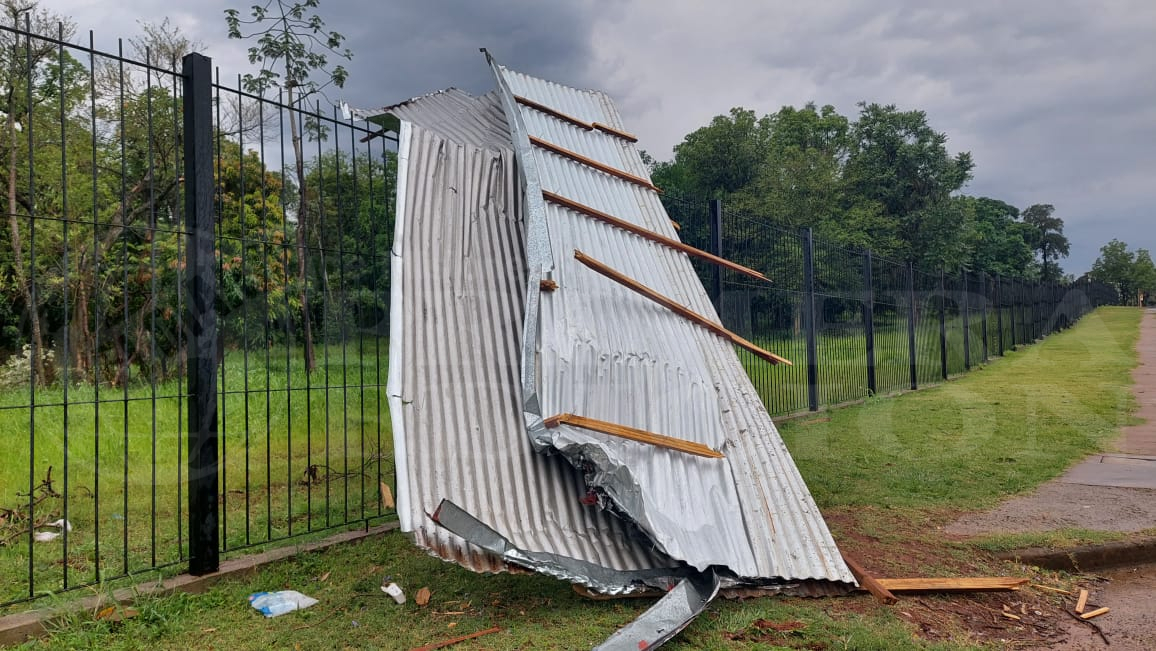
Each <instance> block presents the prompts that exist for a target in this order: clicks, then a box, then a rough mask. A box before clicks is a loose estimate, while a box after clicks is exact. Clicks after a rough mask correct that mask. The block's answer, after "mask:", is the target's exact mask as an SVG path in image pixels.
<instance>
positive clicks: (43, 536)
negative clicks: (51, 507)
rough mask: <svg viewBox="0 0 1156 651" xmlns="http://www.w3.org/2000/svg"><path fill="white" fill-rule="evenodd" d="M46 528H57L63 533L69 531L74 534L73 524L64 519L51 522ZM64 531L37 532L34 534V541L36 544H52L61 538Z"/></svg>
mask: <svg viewBox="0 0 1156 651" xmlns="http://www.w3.org/2000/svg"><path fill="white" fill-rule="evenodd" d="M44 526H45V527H56V528H57V529H60V530H62V531H68V532H70V533H71V532H72V523H71V522H69V521H68V520H65V519H64V518H61V519H59V520H55V521H53V522H49V523H48V524H46V525H44ZM62 531H37V532H34V533H33V534H32V539H33V540H35V541H36V542H52V541H53V540H56V539H57V538H59V537H60V536H61V534H62Z"/></svg>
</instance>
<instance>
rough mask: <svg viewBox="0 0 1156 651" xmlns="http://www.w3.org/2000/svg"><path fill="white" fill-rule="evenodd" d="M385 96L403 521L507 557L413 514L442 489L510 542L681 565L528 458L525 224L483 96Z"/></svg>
mask: <svg viewBox="0 0 1156 651" xmlns="http://www.w3.org/2000/svg"><path fill="white" fill-rule="evenodd" d="M399 107H400V108H397V109H391V110H396V111H398V115H399V116H404V119H403V120H402V121H401V122H400V132H401V133H400V136H401V137H400V138H399V158H400V164H399V179H398V211H397V215H398V222H397V232H396V235H395V240H394V249H393V252H392V255H393V267H392V273H393V277H392V288H391V291H392V298H391V301H392V304H391V327H392V328H393V331H392V332H391V336H390V340H391V341H390V369H389V372H390V386H389V395H390V411H391V417H392V420H393V431H394V447H395V456H396V459H397V474H398V484H399V485H398V511H399V516H400V519H401V521H402V528H403V529H404V530H406V531H412V532H413V533H414V538H415V541H416V543H417V544H418V545H420V546H422V547H425V548H427V549H429V550H430V551H431V552H432V553H434V554H435V555H437V556H439V557H441V558H443V559H446V560H449V561H453V562H456V563H459V564H461V565H463V566H465V567H468V568H470V569H472V570H475V571H481V572H496V571H502V570H505V569H508V567H507V565H506V563H505V562H504V561H503V560H502V559H501V558H499V557H497V556H495V555H494V554H492V553H490V552H487V551H485V550H483V549H481V548H480V547H477V546H474V545H471V544H469V543H467V542H466V541H465V540H464V539H462V538H460V537H458V536H457V535H454V534H453V533H450V532H449V531H448V530H447V529H445V528H443V527H440V526H438V525H437V524H436V523H434V522H433V520H432V519H431V518H430V517H429V516H428V515H427V514H430V513H433V512H434V511H435V510H436V509H437V508H438V506H439V504H440V503H441V501H442V500H449V501H451V502H453V503H454V504H456V505H457V506H459V507H461V509H463V510H464V511H466V512H468V513H469V514H470V515H472V516H473V517H474V518H476V519H477V520H479V521H481V522H482V523H484V524H485V525H486V526H488V527H489V528H491V529H493V530H494V531H495V532H497V533H498V534H500V535H501V536H503V537H504V538H505V539H506V540H508V541H509V542H510V543H511V544H512V545H514V546H516V547H518V548H520V549H523V550H530V551H533V552H539V551H545V552H549V553H552V554H556V555H560V556H564V557H566V558H570V559H575V560H577V561H579V562H581V563H585V564H588V565H597V566H599V567H602V568H607V569H609V570H614V571H617V572H628V573H629V572H646V573H648V574H649V575H650V576H653V575H654V572H653V570H654V569H655V568H668V567H673V566H678V565H680V564H679V563H677V562H675V561H672V560H671V559H669V558H667V557H665V556H664V555H662V554H659V553H655V552H654V551H653V550H652V548H651V547H650V546H649V545H648V544H646V542H645V541H644V540H643V538H642V537H641V536H640V535H639V534H638V532H637V530H635V529H633V527H632V526H631V525H630V524H629V523H626V522H624V521H622V520H620V519H619V518H616V517H614V516H612V515H610V514H609V513H607V512H606V511H604V510H603V509H600V508H598V507H597V506H590V505H584V504H582V503H581V502H580V499H581V498H582V497H583V496H584V495H585V494H586V492H587V488H586V486H585V484H584V482H583V479H582V475H581V473H580V472H578V471H577V470H576V469H574V468H573V466H571V465H570V464H569V463H568V462H567V461H565V460H564V459H562V458H561V457H558V456H543V455H540V454H536V453H535V452H534V451H533V449H532V447H531V443H530V440H529V439H528V437H527V436H526V433H525V428H524V425H523V416H522V411H521V404H522V399H521V391H520V383H519V377H518V376H519V364H520V342H521V338H522V328H521V324H522V321H523V315H524V304H523V298H524V294H525V282H526V278H527V269H526V261H525V255H524V248H525V228H524V222H523V219H522V197H521V192H520V190H519V179H518V176H517V172H516V170H515V158H514V155H513V152H512V150H511V149H510V141H509V135H508V129H507V126H506V119H505V116H504V114H503V112H502V110H501V108H500V106H499V105H498V104H497V99H496V98H495V97H494V96H493V95H490V96H484V97H480V98H472V97H469V96H467V95H464V94H461V93H457V92H454V93H438V94H434V95H430V96H426V97H424V98H419V99H417V100H411V101H409V102H405V103H403V104H402V105H399ZM463 115H465V116H466V117H463ZM555 575H558V573H557V572H555ZM563 578H567V579H570V580H572V581H575V582H578V583H583V584H585V585H589V586H591V587H594V588H595V589H598V590H601V591H605V592H623V591H626V590H627V589H631V588H634V587H637V586H634V585H633V583H632V581H623V580H622V578H621V577H618V579H617V580H618V583H616V584H615V583H607V582H606V581H600V580H598V578H597V577H589V576H571V575H566V576H564V577H563ZM652 583H655V584H658V585H662V584H663V582H661V581H658V582H654V581H652Z"/></svg>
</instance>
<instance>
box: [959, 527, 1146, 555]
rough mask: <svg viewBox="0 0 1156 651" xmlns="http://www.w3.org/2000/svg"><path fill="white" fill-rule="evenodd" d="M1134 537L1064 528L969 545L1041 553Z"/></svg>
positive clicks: (997, 536)
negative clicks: (1038, 550) (1032, 550)
mask: <svg viewBox="0 0 1156 651" xmlns="http://www.w3.org/2000/svg"><path fill="white" fill-rule="evenodd" d="M1154 534H1156V529H1149V530H1146V531H1144V532H1142V533H1141V534H1140V535H1154ZM1135 535H1136V534H1134V533H1124V532H1121V531H1096V530H1094V529H1079V528H1065V529H1055V530H1053V531H1029V532H1021V533H1002V534H994V535H989V536H980V537H977V538H973V539H971V540H969V541H968V544H969V545H971V546H972V547H975V548H976V549H982V550H984V551H989V552H996V553H998V552H1010V551H1013V550H1016V549H1027V548H1029V547H1041V548H1044V549H1070V548H1072V547H1079V546H1081V545H1098V544H1101V543H1108V542H1117V541H1120V540H1125V539H1128V538H1132V537H1134V536H1135Z"/></svg>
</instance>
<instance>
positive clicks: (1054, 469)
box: [780, 308, 1140, 509]
mask: <svg viewBox="0 0 1156 651" xmlns="http://www.w3.org/2000/svg"><path fill="white" fill-rule="evenodd" d="M1139 319H1140V312H1139V311H1138V310H1133V309H1129V308H1101V309H1100V310H1097V311H1096V312H1094V313H1092V314H1090V315H1088V316H1086V317H1084V319H1083V320H1082V321H1080V322H1079V324H1078V325H1077V326H1076V327H1074V328H1072V329H1070V330H1066V331H1064V332H1061V333H1057V334H1054V335H1052V336H1050V337H1048V338H1047V339H1046V340H1044V341H1043V342H1041V343H1039V344H1036V345H1033V346H1028V347H1025V348H1021V349H1020V350H1019V351H1017V352H1014V353H1011V352H1009V353H1008V354H1007V356H1006V357H1004V358H1002V359H999V360H996V361H995V362H993V363H991V364H990V365H988V366H986V367H984V368H982V369H978V370H976V371H974V372H972V373H970V374H967V375H963V376H960V377H959V378H958V379H956V380H953V381H951V382H948V383H945V384H942V385H940V386H936V387H933V388H930V389H927V390H926V391H919V392H915V393H910V394H906V395H903V396H901V397H899V398H895V399H871V400H868V401H867V402H866V403H865V404H863V405H859V406H856V407H854V408H848V409H839V410H832V411H830V412H827V413H825V414H824V415H823V418H822V419H811V420H797V421H791V422H786V423H784V424H783V425H782V427H781V428H780V429H781V432H782V435H783V437H784V439H785V440H786V442H787V446H788V448H789V449H790V450H791V454H792V456H793V457H794V459H795V462H796V463H797V464H798V466H799V469H800V471H801V472H802V473H803V476H804V477H805V478H806V479H807V483H808V486H809V487H810V488H811V491H812V493H813V494H814V496H815V499H816V500H817V501H818V503H819V505H820V506H821V507H835V506H847V507H855V506H863V505H874V506H880V507H883V508H953V509H978V508H984V507H988V506H991V505H992V504H994V503H995V502H996V501H998V500H999V499H1000V498H1002V497H1005V496H1007V495H1010V494H1015V493H1019V492H1022V491H1025V490H1028V489H1030V488H1032V487H1034V486H1037V485H1039V484H1040V483H1042V482H1044V481H1046V480H1048V479H1051V478H1053V477H1055V476H1057V475H1059V474H1060V473H1061V472H1062V471H1063V470H1064V469H1065V468H1066V467H1067V466H1068V465H1070V464H1071V463H1072V462H1073V461H1075V460H1077V459H1079V458H1080V457H1081V456H1083V455H1085V454H1087V453H1090V452H1095V451H1098V450H1101V449H1103V447H1104V446H1105V444H1106V443H1107V441H1108V440H1109V439H1110V438H1111V437H1112V436H1114V435H1115V434H1116V433H1117V432H1118V429H1119V427H1120V426H1121V425H1124V424H1127V423H1128V422H1130V419H1131V416H1130V414H1131V412H1132V410H1133V407H1134V399H1133V396H1132V393H1131V389H1130V387H1131V376H1130V371H1131V369H1132V367H1133V366H1134V365H1135V363H1136V357H1135V352H1134V346H1135V341H1136V337H1137V336H1138V333H1139Z"/></svg>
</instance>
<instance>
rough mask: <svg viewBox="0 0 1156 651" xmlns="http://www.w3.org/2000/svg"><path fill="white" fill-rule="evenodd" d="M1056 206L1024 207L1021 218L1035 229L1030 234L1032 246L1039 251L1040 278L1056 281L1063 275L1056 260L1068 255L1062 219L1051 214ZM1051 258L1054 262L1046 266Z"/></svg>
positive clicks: (1041, 204)
mask: <svg viewBox="0 0 1156 651" xmlns="http://www.w3.org/2000/svg"><path fill="white" fill-rule="evenodd" d="M1055 210H1056V207H1055V206H1053V205H1052V204H1050V203H1037V204H1033V205H1031V206H1028V207H1027V208H1026V209H1024V212H1023V220H1024V223H1025V224H1029V225H1031V226H1032V227H1033V228H1034V229H1035V230H1034V232H1033V235H1032V242H1031V244H1032V248H1033V249H1034V250H1036V251H1039V252H1040V263H1041V268H1040V280H1044V281H1058V280H1059V279H1060V278H1061V277H1062V276H1063V270H1061V269H1060V265H1059V263H1058V262H1057V261H1058V260H1059V259H1060V258H1061V257H1063V258H1066V257H1068V249H1069V243H1068V238H1066V237H1064V220H1062V219H1060V218H1059V217H1054V216H1053V215H1052V213H1053V212H1055ZM1049 260H1051V261H1052V262H1054V263H1055V264H1053V265H1052V266H1050V267H1049V266H1048V261H1049Z"/></svg>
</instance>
